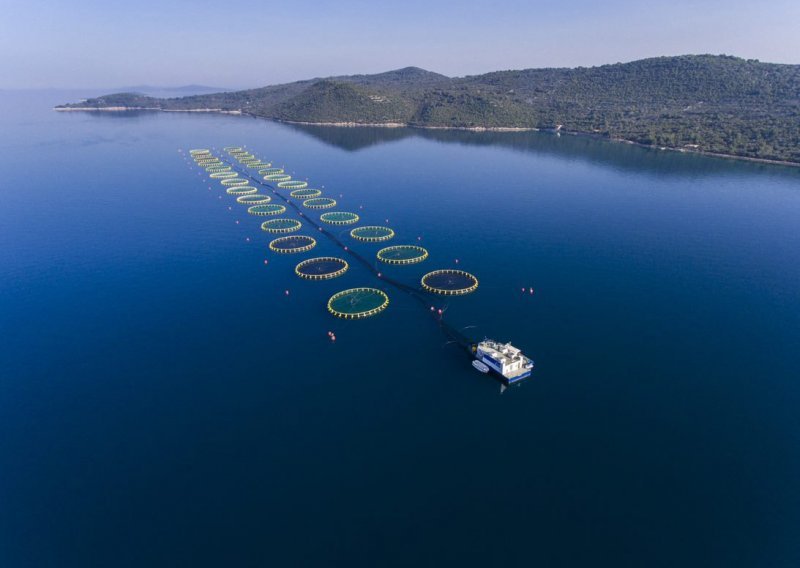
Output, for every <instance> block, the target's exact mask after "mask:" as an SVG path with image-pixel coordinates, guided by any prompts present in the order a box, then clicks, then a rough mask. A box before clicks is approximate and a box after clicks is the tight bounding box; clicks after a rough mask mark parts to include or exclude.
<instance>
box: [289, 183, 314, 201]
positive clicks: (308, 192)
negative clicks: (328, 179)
mask: <svg viewBox="0 0 800 568" xmlns="http://www.w3.org/2000/svg"><path fill="white" fill-rule="evenodd" d="M278 185H280V184H278ZM320 195H322V191H320V190H319V189H311V188H309V189H295V190H294V191H293V192H291V193H290V194H289V196H290V197H296V198H297V199H308V198H310V197H318V196H320Z"/></svg>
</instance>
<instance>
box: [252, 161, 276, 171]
mask: <svg viewBox="0 0 800 568" xmlns="http://www.w3.org/2000/svg"><path fill="white" fill-rule="evenodd" d="M271 165H272V164H271V163H270V162H262V161H261V160H258V161H257V162H250V163H249V164H247V167H248V168H253V169H256V168H268V167H270V166H271Z"/></svg>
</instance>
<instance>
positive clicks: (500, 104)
mask: <svg viewBox="0 0 800 568" xmlns="http://www.w3.org/2000/svg"><path fill="white" fill-rule="evenodd" d="M104 107H128V108H134V107H135V108H155V109H163V110H192V109H219V110H227V111H241V112H243V113H247V114H252V115H255V116H261V117H265V118H272V119H277V120H291V121H298V122H315V123H363V124H366V123H371V124H384V123H402V124H408V125H410V126H431V127H457V128H556V127H558V126H560V127H561V128H562V129H563V130H565V131H571V132H581V133H591V134H597V135H601V136H605V137H609V138H615V139H624V140H630V141H633V142H638V143H642V144H652V145H655V146H666V147H670V148H679V149H689V150H699V151H705V152H716V153H722V154H730V155H736V156H743V157H751V158H762V159H772V160H785V161H792V162H798V163H800V65H778V64H772V63H761V62H759V61H754V60H745V59H740V58H736V57H729V56H714V55H687V56H679V57H658V58H653V59H643V60H640V61H634V62H631V63H617V64H614V65H603V66H600V67H588V68H584V67H578V68H575V69H526V70H522V71H498V72H494V73H487V74H485V75H476V76H469V77H459V78H449V77H445V76H444V75H439V74H437V73H431V72H429V71H425V70H423V69H419V68H416V67H408V68H405V69H400V70H397V71H389V72H387V73H380V74H376V75H351V76H344V77H330V78H326V79H312V80H308V81H299V82H296V83H288V84H284V85H275V86H269V87H263V88H259V89H249V90H245V91H236V92H230V93H216V94H209V95H198V96H191V97H180V98H170V99H157V98H151V97H145V96H142V95H137V94H133V93H120V94H115V95H108V96H103V97H98V98H95V99H89V100H87V101H84V102H81V103H77V104H69V105H63V106H62V107H60V108H62V109H66V108H104Z"/></svg>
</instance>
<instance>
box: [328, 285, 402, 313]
mask: <svg viewBox="0 0 800 568" xmlns="http://www.w3.org/2000/svg"><path fill="white" fill-rule="evenodd" d="M388 305H389V296H387V295H386V293H385V292H383V291H381V290H378V289H377V288H351V289H350V290H342V291H341V292H337V293H336V294H334V295H333V296H331V297H330V299H329V300H328V311H329V312H330V313H332V314H333V315H334V316H336V317H337V318H342V319H362V318H368V317H370V316H374V315H377V314H379V313H381V312H382V311H383V310H385V309H386V307H387V306H388Z"/></svg>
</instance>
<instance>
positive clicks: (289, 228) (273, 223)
mask: <svg viewBox="0 0 800 568" xmlns="http://www.w3.org/2000/svg"><path fill="white" fill-rule="evenodd" d="M302 226H303V224H302V223H301V222H300V221H298V220H297V219H270V220H269V221H264V222H263V223H261V230H262V231H266V232H268V233H273V234H280V233H294V232H295V231H298V230H300V227H302Z"/></svg>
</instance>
